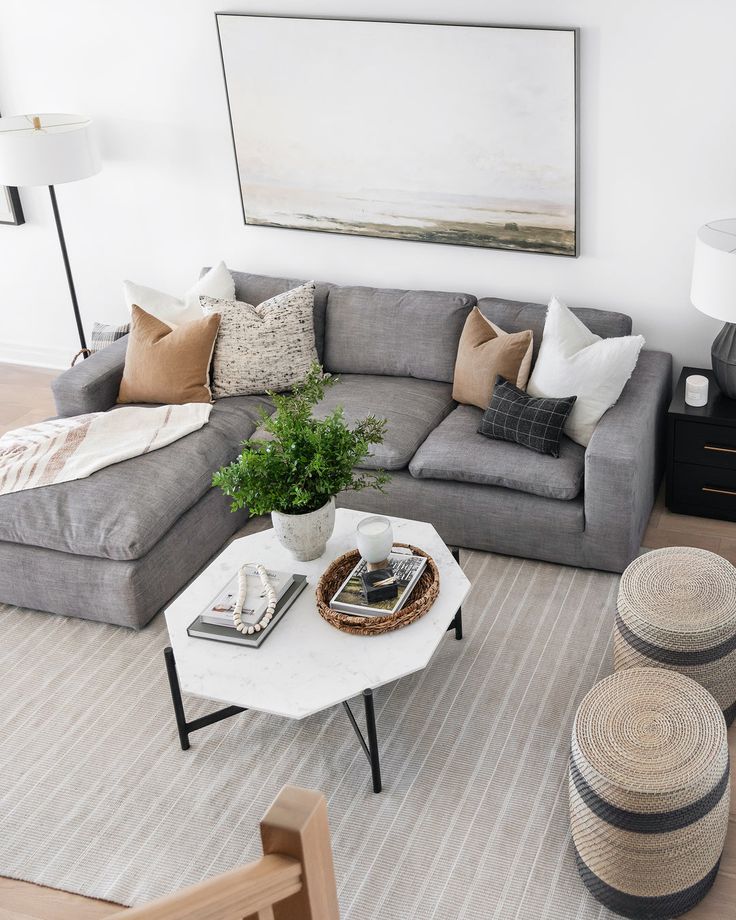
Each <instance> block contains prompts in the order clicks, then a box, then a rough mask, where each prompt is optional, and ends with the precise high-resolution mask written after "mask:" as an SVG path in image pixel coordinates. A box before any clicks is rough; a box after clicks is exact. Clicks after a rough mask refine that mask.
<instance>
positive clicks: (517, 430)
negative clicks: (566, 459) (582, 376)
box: [478, 376, 577, 457]
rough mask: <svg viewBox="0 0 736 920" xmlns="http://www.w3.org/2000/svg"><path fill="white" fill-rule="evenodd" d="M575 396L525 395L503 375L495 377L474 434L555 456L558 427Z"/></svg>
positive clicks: (556, 454) (565, 417) (570, 407)
mask: <svg viewBox="0 0 736 920" xmlns="http://www.w3.org/2000/svg"><path fill="white" fill-rule="evenodd" d="M576 399H577V396H565V397H563V398H561V399H551V398H549V397H540V396H529V395H528V394H527V393H525V392H524V391H523V390H520V389H519V388H518V387H515V386H514V385H513V383H509V382H508V380H505V379H504V378H503V377H500V376H499V377H496V385H495V387H494V389H493V396H492V397H491V404H490V406H489V407H488V408H487V409H486V411H485V412H484V413H483V418H482V419H481V422H480V428H478V433H479V434H483V435H485V436H486V437H487V438H495V440H497V441H513V442H514V443H515V444H521V445H523V446H524V447H530V448H531V449H532V450H536V451H537V453H540V454H550V455H551V456H553V457H559V456H560V438H561V437H562V430H563V428H564V427H565V422H566V421H567V417H568V415H569V414H570V412H571V411H572V407H573V406H574V405H575V400H576Z"/></svg>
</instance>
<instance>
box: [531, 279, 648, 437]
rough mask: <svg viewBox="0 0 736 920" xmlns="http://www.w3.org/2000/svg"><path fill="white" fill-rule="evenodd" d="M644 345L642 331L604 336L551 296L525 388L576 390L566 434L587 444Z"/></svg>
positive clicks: (557, 392) (546, 392)
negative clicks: (540, 341)
mask: <svg viewBox="0 0 736 920" xmlns="http://www.w3.org/2000/svg"><path fill="white" fill-rule="evenodd" d="M643 347H644V336H641V335H622V336H617V337H613V338H610V339H602V338H601V337H600V336H599V335H596V334H595V333H594V332H591V331H590V329H588V327H587V326H586V325H585V323H584V322H583V321H582V320H579V319H578V318H577V316H575V314H574V313H573V312H572V311H571V310H569V309H568V308H567V307H566V306H565V304H564V303H562V302H561V301H560V300H558V299H557V298H556V297H553V298H552V300H550V302H549V307H548V308H547V319H546V320H545V323H544V333H543V335H542V344H541V345H540V348H539V355H538V356H537V361H536V364H535V365H534V372H533V373H532V376H531V380H530V381H529V386H528V387H527V392H528V393H529V394H530V395H531V396H555V397H556V396H572V395H575V396H577V400H576V401H575V405H574V406H573V407H572V412H571V413H570V415H569V416H568V418H567V422H566V424H565V434H566V435H567V436H568V437H569V438H571V439H572V440H573V441H575V442H576V443H577V444H582V446H583V447H587V446H588V444H589V442H590V439H591V438H592V436H593V432H594V431H595V427H596V425H597V424H598V422H599V421H600V420H601V418H602V416H603V413H604V412H606V410H608V409H610V408H611V406H612V405H613V404H614V403H615V402H617V400H618V398H619V396H620V395H621V391H622V390H623V388H624V387H625V386H626V383H627V381H628V379H629V377H631V375H632V374H633V372H634V368H635V367H636V362H637V361H638V360H639V352H640V351H641V350H642V348H643Z"/></svg>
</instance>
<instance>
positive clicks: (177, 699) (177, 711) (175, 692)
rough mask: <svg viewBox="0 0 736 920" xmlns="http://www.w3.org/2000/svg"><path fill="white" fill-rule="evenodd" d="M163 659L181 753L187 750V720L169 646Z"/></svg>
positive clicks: (171, 649) (172, 652)
mask: <svg viewBox="0 0 736 920" xmlns="http://www.w3.org/2000/svg"><path fill="white" fill-rule="evenodd" d="M164 659H165V660H166V673H167V674H168V675H169V687H170V689H171V701H172V703H173V704H174V715H175V716H176V727H177V729H178V730H179V742H180V743H181V749H182V751H186V750H188V749H189V732H188V731H187V719H186V716H185V715H184V702H183V701H182V698H181V689H180V687H179V676H178V675H177V673H176V661H175V660H174V650H173V648H171V646H170V645H167V646H166V648H165V649H164Z"/></svg>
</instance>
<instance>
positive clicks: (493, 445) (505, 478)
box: [409, 406, 585, 501]
mask: <svg viewBox="0 0 736 920" xmlns="http://www.w3.org/2000/svg"><path fill="white" fill-rule="evenodd" d="M482 417H483V413H482V412H481V410H480V409H476V408H475V406H458V407H457V408H456V409H455V410H453V411H452V412H451V413H450V415H449V416H448V417H447V418H446V419H445V420H444V421H443V422H442V424H441V425H439V426H438V427H437V428H436V429H435V430H434V431H433V432H432V433H431V434H430V435H429V437H428V438H427V440H426V441H425V442H424V444H422V446H421V447H420V448H419V450H418V451H417V452H416V454H415V456H414V458H413V460H412V461H411V463H410V464H409V472H410V473H411V474H412V476H414V477H415V478H417V479H451V480H455V481H457V482H473V483H477V484H479V485H487V486H504V487H505V488H507V489H515V490H517V491H519V492H528V493H530V494H531V495H541V496H543V497H544V498H556V499H562V500H564V501H570V500H571V499H573V498H575V497H576V496H577V495H578V494H579V492H580V490H581V488H582V485H583V473H584V468H585V449H584V448H583V447H581V446H580V445H579V444H575V443H574V442H573V441H571V440H570V439H569V438H567V437H565V436H564V435H563V437H562V440H561V442H560V456H559V457H550V456H547V455H545V454H538V453H536V452H535V451H533V450H529V449H528V448H526V447H522V446H521V445H519V444H512V443H511V442H509V441H493V440H490V439H489V438H485V437H483V435H481V434H478V426H479V424H480V421H481V418H482Z"/></svg>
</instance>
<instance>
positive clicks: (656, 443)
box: [585, 351, 672, 571]
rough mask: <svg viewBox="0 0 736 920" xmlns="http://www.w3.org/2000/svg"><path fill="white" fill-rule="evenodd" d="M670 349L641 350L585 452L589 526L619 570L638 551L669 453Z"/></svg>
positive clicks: (586, 526) (586, 499)
mask: <svg viewBox="0 0 736 920" xmlns="http://www.w3.org/2000/svg"><path fill="white" fill-rule="evenodd" d="M671 398H672V355H669V354H666V353H665V352H661V351H642V352H641V354H640V355H639V361H638V363H637V366H636V369H635V370H634V373H633V374H632V375H631V379H630V380H629V382H628V383H627V384H626V386H625V387H624V390H623V393H622V394H621V396H620V398H619V400H618V402H617V403H616V405H615V406H612V407H611V408H610V409H609V410H608V412H606V414H605V415H604V416H603V418H602V419H601V420H600V422H599V423H598V426H597V428H596V429H595V431H594V432H593V437H592V438H591V439H590V444H589V445H588V449H587V450H586V452H585V530H586V533H588V532H590V536H591V537H592V538H594V539H596V538H597V542H601V541H603V542H605V544H606V552H610V554H611V559H612V560H613V561H615V562H616V564H615V565H613V566H612V568H614V569H618V570H619V571H621V570H622V569H623V568H624V567H625V566H626V565H627V564H628V562H629V561H630V560H631V559H633V558H634V556H635V555H636V554H637V553H638V552H639V545H640V540H641V537H642V534H643V532H644V529H645V528H646V525H647V521H648V520H649V515H650V514H651V510H652V506H653V505H654V501H655V499H656V497H657V490H658V488H659V484H660V482H661V479H662V473H663V469H664V457H665V441H666V421H667V407H668V405H669V402H670V399H671Z"/></svg>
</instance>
